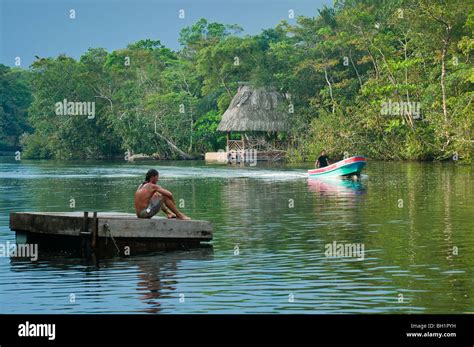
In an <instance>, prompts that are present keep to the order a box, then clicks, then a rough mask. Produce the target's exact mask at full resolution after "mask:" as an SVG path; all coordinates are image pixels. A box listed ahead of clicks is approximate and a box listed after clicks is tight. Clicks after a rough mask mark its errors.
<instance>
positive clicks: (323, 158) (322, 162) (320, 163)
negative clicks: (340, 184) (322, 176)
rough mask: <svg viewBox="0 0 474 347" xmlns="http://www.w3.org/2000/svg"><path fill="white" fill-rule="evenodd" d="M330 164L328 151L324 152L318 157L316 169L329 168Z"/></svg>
mask: <svg viewBox="0 0 474 347" xmlns="http://www.w3.org/2000/svg"><path fill="white" fill-rule="evenodd" d="M329 164H330V163H329V158H328V156H327V155H326V151H325V150H322V151H321V155H320V156H319V157H318V160H316V163H315V166H316V168H320V167H325V166H328V165H329Z"/></svg>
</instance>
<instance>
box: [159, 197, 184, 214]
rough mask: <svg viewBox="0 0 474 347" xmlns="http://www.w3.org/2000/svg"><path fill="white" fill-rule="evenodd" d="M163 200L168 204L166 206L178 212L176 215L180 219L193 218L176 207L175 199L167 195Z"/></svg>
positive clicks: (175, 212)
mask: <svg viewBox="0 0 474 347" xmlns="http://www.w3.org/2000/svg"><path fill="white" fill-rule="evenodd" d="M163 202H164V204H165V205H166V207H168V208H169V209H170V210H171V211H172V212H173V213H174V214H176V217H177V218H178V219H191V218H189V217H188V216H186V215H185V214H184V213H182V212H180V211H179V210H178V209H177V208H176V205H175V203H174V201H173V200H171V199H170V198H168V197H167V196H163Z"/></svg>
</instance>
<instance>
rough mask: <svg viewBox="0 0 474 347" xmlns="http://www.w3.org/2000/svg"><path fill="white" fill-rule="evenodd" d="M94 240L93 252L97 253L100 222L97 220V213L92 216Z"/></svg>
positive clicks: (92, 243) (92, 242) (92, 241)
mask: <svg viewBox="0 0 474 347" xmlns="http://www.w3.org/2000/svg"><path fill="white" fill-rule="evenodd" d="M92 216H93V217H92V240H91V246H92V251H93V252H95V251H96V248H97V232H98V227H99V225H98V220H97V212H96V211H94V213H93V215H92Z"/></svg>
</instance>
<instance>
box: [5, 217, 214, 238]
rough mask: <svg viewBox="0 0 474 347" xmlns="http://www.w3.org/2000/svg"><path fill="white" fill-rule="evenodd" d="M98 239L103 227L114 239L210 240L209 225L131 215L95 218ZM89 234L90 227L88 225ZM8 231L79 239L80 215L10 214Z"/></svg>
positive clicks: (104, 231)
mask: <svg viewBox="0 0 474 347" xmlns="http://www.w3.org/2000/svg"><path fill="white" fill-rule="evenodd" d="M97 220H98V224H97V226H98V230H97V235H98V237H99V238H103V237H110V235H109V234H108V233H107V229H106V228H105V225H107V226H108V228H109V229H110V231H111V233H112V236H113V237H114V238H155V239H182V240H186V239H191V240H200V241H210V240H212V225H211V224H210V223H209V222H207V221H200V220H190V221H183V220H176V219H166V218H151V219H142V218H137V217H136V216H135V215H133V214H126V213H104V212H99V213H98V214H97ZM88 224H89V225H88V228H87V231H88V232H92V227H93V225H91V224H92V223H88ZM10 229H12V230H15V231H28V232H33V233H39V234H51V235H65V236H79V235H80V232H81V229H83V216H82V215H81V212H63V213H62V212H13V213H11V214H10Z"/></svg>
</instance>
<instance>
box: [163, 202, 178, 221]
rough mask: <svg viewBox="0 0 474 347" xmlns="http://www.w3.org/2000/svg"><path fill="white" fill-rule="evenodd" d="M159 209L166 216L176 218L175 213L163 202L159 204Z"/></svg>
mask: <svg viewBox="0 0 474 347" xmlns="http://www.w3.org/2000/svg"><path fill="white" fill-rule="evenodd" d="M161 210H162V211H163V212H164V213H165V214H166V216H167V217H168V218H176V215H175V214H174V213H173V212H171V210H170V209H169V208H168V206H166V204H165V203H164V202H163V204H161Z"/></svg>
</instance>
